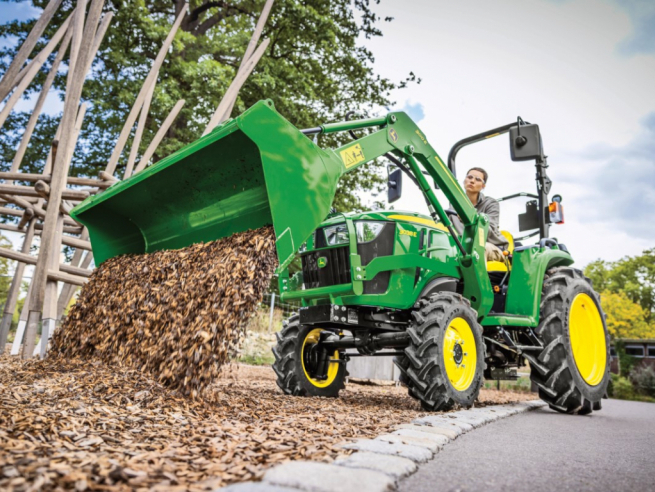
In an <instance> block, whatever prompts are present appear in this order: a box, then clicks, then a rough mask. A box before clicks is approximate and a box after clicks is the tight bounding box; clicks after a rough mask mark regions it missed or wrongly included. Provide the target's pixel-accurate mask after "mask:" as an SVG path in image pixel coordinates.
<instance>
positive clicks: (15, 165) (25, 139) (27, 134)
mask: <svg viewBox="0 0 655 492" xmlns="http://www.w3.org/2000/svg"><path fill="white" fill-rule="evenodd" d="M72 35H73V30H72V29H71V28H69V29H68V30H67V31H66V36H64V40H63V41H62V42H61V46H60V47H59V51H58V52H57V56H56V57H55V60H54V61H53V62H52V67H50V72H48V76H47V77H46V79H45V81H44V82H43V86H42V87H41V92H40V93H39V98H38V99H37V100H36V104H35V105H34V109H33V110H32V114H30V119H29V121H28V122H27V125H26V126H25V131H24V132H23V136H22V137H21V139H20V144H19V145H18V149H17V150H16V153H15V154H14V158H13V160H12V162H11V171H14V172H15V171H18V169H20V164H21V162H23V157H24V156H25V152H26V151H27V147H28V145H29V143H30V140H31V138H32V133H33V132H34V128H35V127H36V123H37V121H38V119H39V116H40V115H41V111H42V110H43V105H44V104H45V100H46V99H47V98H48V94H49V92H50V87H51V86H52V83H53V82H54V80H55V76H56V75H57V72H58V71H59V65H60V64H61V61H62V60H63V59H64V56H65V55H66V51H68V45H69V44H70V40H71V37H72ZM7 184H11V183H7Z"/></svg>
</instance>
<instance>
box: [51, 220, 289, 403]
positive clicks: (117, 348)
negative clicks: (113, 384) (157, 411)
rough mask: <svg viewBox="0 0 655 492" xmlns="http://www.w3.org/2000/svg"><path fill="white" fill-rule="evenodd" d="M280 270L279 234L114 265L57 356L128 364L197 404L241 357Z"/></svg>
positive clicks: (74, 317)
mask: <svg viewBox="0 0 655 492" xmlns="http://www.w3.org/2000/svg"><path fill="white" fill-rule="evenodd" d="M276 266H277V255H276V251H275V233H274V232H273V228H272V227H263V228H261V229H258V230H254V231H246V232H241V233H238V234H234V235H232V236H230V237H227V238H223V239H219V240H217V241H212V242H209V243H199V244H194V245H191V246H188V247H186V248H182V249H177V250H165V251H157V252H153V253H149V254H141V255H124V256H119V257H115V258H111V259H109V260H107V261H105V262H104V263H102V265H100V267H99V268H98V269H96V270H95V271H94V272H93V275H92V276H91V279H90V281H89V282H88V283H87V284H86V285H85V286H84V287H83V288H82V290H81V292H80V295H79V297H78V299H77V301H76V303H75V304H74V305H73V307H72V308H71V311H70V313H69V314H68V316H67V317H66V320H65V321H64V322H63V324H62V326H61V328H60V329H59V330H57V331H56V332H55V334H54V336H53V339H52V349H51V350H50V351H49V354H48V357H60V358H64V359H66V358H71V357H87V358H92V359H93V360H102V361H103V362H106V363H109V364H113V363H119V364H124V365H128V366H130V367H132V368H134V369H138V370H140V371H144V372H147V373H149V374H150V375H151V376H152V377H153V378H155V379H156V380H157V381H159V382H161V383H163V384H165V385H167V386H170V387H171V388H173V389H178V390H180V391H181V392H182V393H184V394H185V395H190V396H192V397H196V396H198V395H199V393H200V392H202V390H203V389H204V388H205V387H206V386H207V385H209V384H211V383H212V382H213V381H214V380H215V379H216V378H217V377H218V375H219V374H220V370H221V366H222V365H223V364H224V363H226V362H227V361H228V360H229V357H230V356H231V355H233V354H234V353H235V352H236V350H237V347H238V344H239V341H240V340H241V339H242V338H243V336H244V334H245V328H246V321H247V320H248V319H249V318H250V317H251V316H252V313H253V311H254V310H255V309H256V307H257V306H258V305H259V303H260V302H261V299H262V295H263V293H264V291H265V290H266V289H267V288H268V286H269V283H270V279H271V276H272V275H273V271H274V270H275V267H276Z"/></svg>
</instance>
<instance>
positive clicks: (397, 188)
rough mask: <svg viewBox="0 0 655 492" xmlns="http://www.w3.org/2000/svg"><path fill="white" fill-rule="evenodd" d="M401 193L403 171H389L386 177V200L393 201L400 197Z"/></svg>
mask: <svg viewBox="0 0 655 492" xmlns="http://www.w3.org/2000/svg"><path fill="white" fill-rule="evenodd" d="M402 193H403V172H402V171H401V170H400V169H396V170H395V171H394V172H392V173H389V177H388V178H387V202H389V203H393V202H395V201H396V200H398V199H399V198H400V195H402Z"/></svg>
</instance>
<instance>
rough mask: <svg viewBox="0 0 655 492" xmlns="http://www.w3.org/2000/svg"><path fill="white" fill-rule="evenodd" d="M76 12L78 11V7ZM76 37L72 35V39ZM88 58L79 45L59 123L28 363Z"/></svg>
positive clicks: (87, 27) (99, 3) (91, 26)
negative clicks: (59, 134)
mask: <svg viewBox="0 0 655 492" xmlns="http://www.w3.org/2000/svg"><path fill="white" fill-rule="evenodd" d="M103 4H104V1H103V0H92V1H91V5H90V7H89V13H88V15H87V19H86V22H85V23H84V31H83V33H82V38H83V39H86V40H92V39H94V38H95V33H96V31H97V29H98V22H99V21H100V16H101V14H102V7H103ZM78 8H81V7H80V6H79V5H78ZM74 36H75V35H74ZM89 57H91V59H92V58H93V57H95V52H93V43H90V42H87V43H82V44H81V46H80V51H79V54H78V55H77V60H76V63H75V72H74V74H73V76H72V77H71V79H70V84H68V85H67V88H66V99H65V101H64V114H63V116H62V119H61V123H60V129H61V139H60V141H59V145H60V147H61V148H60V150H59V152H57V155H56V156H53V166H52V179H51V182H50V188H51V190H50V206H49V207H48V210H47V212H46V216H45V221H44V223H43V233H42V234H41V246H40V250H39V258H38V262H37V264H36V267H35V268H34V273H33V275H32V283H33V284H34V288H33V289H32V293H31V299H30V311H29V314H28V318H27V325H26V327H25V341H24V343H23V351H22V358H23V359H29V358H30V357H32V354H33V352H34V340H35V339H36V331H37V329H38V326H39V323H40V322H41V315H42V312H43V305H44V301H45V290H46V284H47V282H48V272H49V270H50V268H49V265H50V257H51V255H52V254H53V250H54V247H53V245H54V244H55V243H56V237H57V222H58V218H59V204H60V203H61V199H62V193H63V191H64V188H65V185H66V177H67V176H68V171H69V169H70V159H69V153H70V154H72V149H74V147H75V143H76V141H75V140H73V138H74V133H75V123H76V118H77V114H78V109H79V102H80V97H81V95H82V89H83V87H84V79H85V78H86V75H87V71H88V70H87V68H88V66H89V65H90V62H89V61H88V60H89Z"/></svg>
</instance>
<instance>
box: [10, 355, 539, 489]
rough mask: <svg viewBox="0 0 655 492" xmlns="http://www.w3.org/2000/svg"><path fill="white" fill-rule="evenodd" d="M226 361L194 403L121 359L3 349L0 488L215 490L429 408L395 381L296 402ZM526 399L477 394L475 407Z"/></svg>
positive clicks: (331, 451) (260, 371)
mask: <svg viewBox="0 0 655 492" xmlns="http://www.w3.org/2000/svg"><path fill="white" fill-rule="evenodd" d="M226 369H232V370H231V371H230V370H225V371H224V372H223V374H222V375H221V376H220V378H219V379H218V380H217V381H216V382H215V383H214V384H213V385H212V386H211V387H209V388H208V389H207V391H205V392H204V393H203V396H204V399H190V398H184V397H182V396H181V395H180V394H179V392H175V391H172V390H170V389H168V388H166V387H164V386H162V385H161V384H158V383H157V382H155V381H154V380H152V379H151V378H148V377H146V376H144V375H143V374H141V373H140V372H139V371H136V370H133V369H129V368H126V367H118V366H114V367H112V366H108V365H106V364H104V363H101V362H98V361H96V362H92V363H89V362H88V361H85V360H79V359H76V360H70V361H62V360H52V359H49V358H46V359H45V360H43V361H21V360H19V359H16V358H13V357H12V358H10V357H7V356H5V357H1V356H0V443H1V445H0V490H15V491H26V490H44V491H49V490H86V489H88V490H117V491H127V490H148V489H152V490H194V491H195V490H212V489H213V488H216V487H220V486H223V485H226V484H229V483H234V482H240V481H244V480H253V479H257V478H259V477H261V475H262V474H263V472H264V471H265V470H266V469H267V468H269V467H270V466H272V465H275V464H277V463H280V462H283V461H287V460H298V459H311V460H319V461H331V460H332V459H334V458H335V457H336V456H337V455H338V454H339V452H340V451H339V449H338V448H337V444H338V443H340V442H342V441H344V440H346V439H349V438H354V437H369V438H371V437H374V436H376V435H379V434H383V433H385V432H388V431H390V430H392V429H393V427H394V425H396V424H401V423H406V422H410V421H411V420H412V419H414V418H417V417H418V416H421V415H425V413H422V412H421V411H420V407H419V405H418V403H417V402H416V401H415V400H413V399H412V398H410V397H409V396H408V395H407V390H406V389H405V388H402V387H395V386H375V385H373V386H362V385H357V384H349V385H347V386H346V389H345V390H343V391H342V392H341V397H339V398H300V397H293V396H286V395H283V394H282V393H281V392H280V390H279V389H278V388H277V386H276V384H275V374H274V373H273V371H272V370H271V368H270V367H251V366H234V367H233V366H230V365H228V366H226ZM533 398H534V395H533V394H529V393H523V394H520V393H497V392H496V391H491V390H482V393H481V395H480V399H479V400H480V403H479V405H484V404H487V403H506V402H511V401H520V400H525V399H533ZM476 405H478V404H476Z"/></svg>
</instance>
